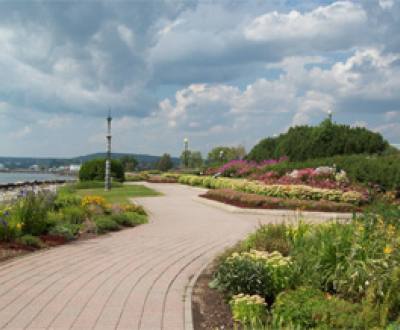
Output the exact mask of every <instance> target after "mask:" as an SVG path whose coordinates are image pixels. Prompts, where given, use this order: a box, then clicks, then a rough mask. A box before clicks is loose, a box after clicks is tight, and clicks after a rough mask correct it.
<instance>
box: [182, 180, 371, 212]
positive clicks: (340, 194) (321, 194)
mask: <svg viewBox="0 0 400 330" xmlns="http://www.w3.org/2000/svg"><path fill="white" fill-rule="evenodd" d="M178 182H179V183H182V184H188V185H191V186H203V187H206V188H211V189H233V190H236V191H241V192H245V193H250V194H258V195H264V196H269V197H278V198H289V199H300V200H316V201H319V200H327V201H332V202H343V203H351V204H355V205H359V204H361V203H364V202H365V197H364V196H363V195H362V194H361V193H359V192H357V191H345V192H344V191H341V190H335V189H322V188H314V187H310V186H306V185H267V184H264V183H261V182H258V181H247V180H243V179H228V178H212V177H208V176H196V175H182V176H180V177H179V179H178Z"/></svg>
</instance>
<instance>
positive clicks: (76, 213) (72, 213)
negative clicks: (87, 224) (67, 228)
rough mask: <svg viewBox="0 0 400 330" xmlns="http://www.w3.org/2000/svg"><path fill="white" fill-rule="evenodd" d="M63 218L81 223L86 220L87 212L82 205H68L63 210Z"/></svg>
mask: <svg viewBox="0 0 400 330" xmlns="http://www.w3.org/2000/svg"><path fill="white" fill-rule="evenodd" d="M61 213H62V217H63V220H64V221H66V222H68V223H70V224H75V225H79V224H81V223H83V221H85V217H86V212H85V210H84V209H83V208H81V207H80V206H68V207H65V208H63V209H62V211H61Z"/></svg>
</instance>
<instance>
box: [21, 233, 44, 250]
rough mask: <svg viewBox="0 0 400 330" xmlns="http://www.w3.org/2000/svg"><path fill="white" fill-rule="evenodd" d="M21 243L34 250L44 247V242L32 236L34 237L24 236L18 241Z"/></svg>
mask: <svg viewBox="0 0 400 330" xmlns="http://www.w3.org/2000/svg"><path fill="white" fill-rule="evenodd" d="M18 241H19V243H21V244H23V245H26V246H30V247H34V248H40V247H42V246H43V242H42V241H41V239H40V238H39V237H37V236H32V235H23V236H21V237H20V238H19V239H18Z"/></svg>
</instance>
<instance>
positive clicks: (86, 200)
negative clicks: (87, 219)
mask: <svg viewBox="0 0 400 330" xmlns="http://www.w3.org/2000/svg"><path fill="white" fill-rule="evenodd" d="M90 205H95V206H99V207H101V208H102V209H106V208H107V203H106V200H105V199H104V198H103V197H101V196H85V197H83V198H82V206H83V207H87V206H90Z"/></svg>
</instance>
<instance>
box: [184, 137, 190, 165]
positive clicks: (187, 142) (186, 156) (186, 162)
mask: <svg viewBox="0 0 400 330" xmlns="http://www.w3.org/2000/svg"><path fill="white" fill-rule="evenodd" d="M183 143H184V145H185V154H184V161H185V168H188V166H189V159H188V151H189V140H188V138H184V139H183Z"/></svg>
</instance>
